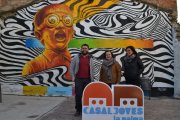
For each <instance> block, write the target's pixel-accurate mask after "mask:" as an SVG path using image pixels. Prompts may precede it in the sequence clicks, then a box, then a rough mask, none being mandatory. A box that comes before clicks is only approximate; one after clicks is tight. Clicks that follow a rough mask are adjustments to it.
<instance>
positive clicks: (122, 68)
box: [120, 57, 124, 76]
mask: <svg viewBox="0 0 180 120" xmlns="http://www.w3.org/2000/svg"><path fill="white" fill-rule="evenodd" d="M123 59H124V57H122V58H121V59H120V60H121V63H122V67H121V76H123V74H124V60H123Z"/></svg>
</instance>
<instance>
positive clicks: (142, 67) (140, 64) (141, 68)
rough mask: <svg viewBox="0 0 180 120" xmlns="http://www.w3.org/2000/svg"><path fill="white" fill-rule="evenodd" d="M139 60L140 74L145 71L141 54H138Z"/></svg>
mask: <svg viewBox="0 0 180 120" xmlns="http://www.w3.org/2000/svg"><path fill="white" fill-rule="evenodd" d="M137 62H138V67H139V75H140V74H142V73H143V71H144V65H143V62H142V60H141V58H140V57H139V56H137Z"/></svg>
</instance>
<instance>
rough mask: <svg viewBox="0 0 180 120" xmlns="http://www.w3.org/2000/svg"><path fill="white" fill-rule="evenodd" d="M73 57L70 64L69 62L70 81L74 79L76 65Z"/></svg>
mask: <svg viewBox="0 0 180 120" xmlns="http://www.w3.org/2000/svg"><path fill="white" fill-rule="evenodd" d="M75 57H76V56H75ZM75 57H74V58H73V59H72V61H71V64H70V73H71V77H72V81H74V80H75V66H76V60H75Z"/></svg>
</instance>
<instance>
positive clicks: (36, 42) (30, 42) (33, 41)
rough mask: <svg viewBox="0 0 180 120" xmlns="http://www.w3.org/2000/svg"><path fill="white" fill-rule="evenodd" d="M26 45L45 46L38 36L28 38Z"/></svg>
mask: <svg viewBox="0 0 180 120" xmlns="http://www.w3.org/2000/svg"><path fill="white" fill-rule="evenodd" d="M26 47H27V48H44V46H43V45H42V44H41V43H40V42H39V40H38V39H36V38H27V39H26Z"/></svg>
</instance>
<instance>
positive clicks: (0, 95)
mask: <svg viewBox="0 0 180 120" xmlns="http://www.w3.org/2000/svg"><path fill="white" fill-rule="evenodd" d="M0 103H2V93H1V84H0Z"/></svg>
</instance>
